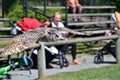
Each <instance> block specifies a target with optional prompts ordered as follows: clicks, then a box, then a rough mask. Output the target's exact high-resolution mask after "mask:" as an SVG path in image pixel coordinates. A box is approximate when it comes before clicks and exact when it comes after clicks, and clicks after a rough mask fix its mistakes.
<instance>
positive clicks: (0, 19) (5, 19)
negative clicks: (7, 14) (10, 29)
mask: <svg viewBox="0 0 120 80" xmlns="http://www.w3.org/2000/svg"><path fill="white" fill-rule="evenodd" d="M0 21H3V22H4V21H10V19H8V18H0Z"/></svg>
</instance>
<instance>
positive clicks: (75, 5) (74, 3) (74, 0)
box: [67, 0, 82, 21]
mask: <svg viewBox="0 0 120 80" xmlns="http://www.w3.org/2000/svg"><path fill="white" fill-rule="evenodd" d="M67 4H68V6H69V7H70V8H71V9H72V13H73V14H74V16H73V18H72V20H73V21H81V19H80V16H78V17H77V19H76V17H75V14H76V13H77V10H78V13H81V12H82V6H81V4H80V3H79V1H78V0H67Z"/></svg>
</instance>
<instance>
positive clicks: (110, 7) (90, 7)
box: [32, 6, 116, 9]
mask: <svg viewBox="0 0 120 80" xmlns="http://www.w3.org/2000/svg"><path fill="white" fill-rule="evenodd" d="M32 7H33V8H37V9H42V8H44V6H32ZM46 8H47V9H58V8H59V9H65V8H66V7H65V6H46ZM68 8H69V7H68ZM82 8H83V9H115V8H116V6H82Z"/></svg>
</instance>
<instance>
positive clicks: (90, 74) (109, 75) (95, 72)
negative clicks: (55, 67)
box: [45, 65, 120, 80]
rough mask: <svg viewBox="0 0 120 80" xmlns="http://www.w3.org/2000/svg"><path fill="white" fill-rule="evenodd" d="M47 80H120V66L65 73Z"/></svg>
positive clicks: (46, 79)
mask: <svg viewBox="0 0 120 80" xmlns="http://www.w3.org/2000/svg"><path fill="white" fill-rule="evenodd" d="M45 80H120V65H113V66H107V67H101V68H93V69H86V70H80V71H76V72H65V73H60V74H56V75H52V76H48V77H46V78H45Z"/></svg>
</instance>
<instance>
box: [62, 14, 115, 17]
mask: <svg viewBox="0 0 120 80" xmlns="http://www.w3.org/2000/svg"><path fill="white" fill-rule="evenodd" d="M112 14H113V13H82V14H68V16H93V17H94V16H111V15H112ZM62 16H65V14H62Z"/></svg>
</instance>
